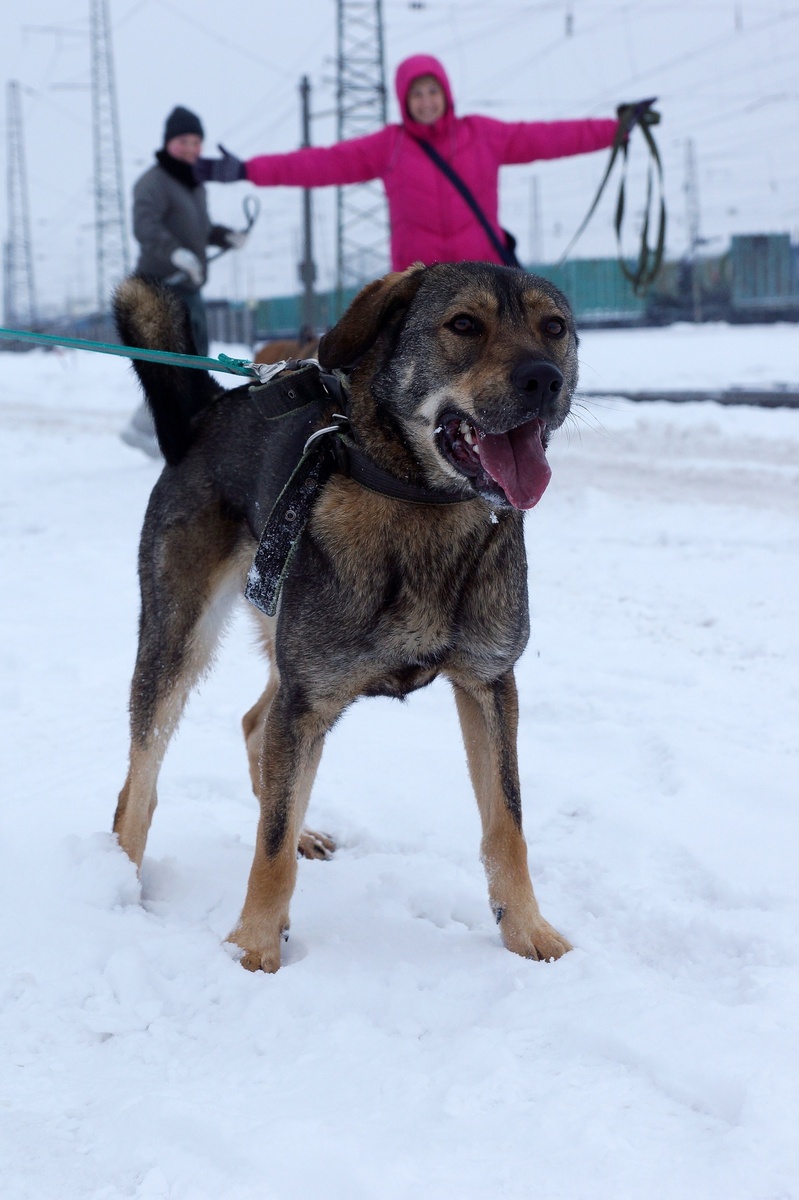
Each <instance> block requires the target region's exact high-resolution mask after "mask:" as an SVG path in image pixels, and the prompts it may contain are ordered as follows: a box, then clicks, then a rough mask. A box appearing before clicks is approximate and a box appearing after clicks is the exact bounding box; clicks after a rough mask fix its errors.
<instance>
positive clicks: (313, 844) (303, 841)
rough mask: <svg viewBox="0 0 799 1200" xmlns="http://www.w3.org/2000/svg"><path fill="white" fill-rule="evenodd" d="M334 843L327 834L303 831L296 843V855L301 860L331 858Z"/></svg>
mask: <svg viewBox="0 0 799 1200" xmlns="http://www.w3.org/2000/svg"><path fill="white" fill-rule="evenodd" d="M335 849H336V843H335V842H334V841H333V839H332V837H330V835H329V834H327V833H317V832H316V831H315V830H313V829H303V831H302V833H301V834H300V840H299V842H298V843H297V853H298V854H299V855H300V857H301V858H324V859H328V858H332V857H333V853H334V851H335Z"/></svg>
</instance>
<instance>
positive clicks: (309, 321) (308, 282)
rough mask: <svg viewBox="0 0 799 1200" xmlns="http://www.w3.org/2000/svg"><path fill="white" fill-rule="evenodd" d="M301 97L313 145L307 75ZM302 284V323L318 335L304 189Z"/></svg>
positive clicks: (306, 139)
mask: <svg viewBox="0 0 799 1200" xmlns="http://www.w3.org/2000/svg"><path fill="white" fill-rule="evenodd" d="M300 97H301V99H302V143H301V144H302V145H303V146H310V144H311V111H310V110H311V84H310V81H309V79H308V76H307V75H303V77H302V81H301V82H300ZM299 273H300V282H301V283H302V305H301V314H302V316H301V323H302V325H304V326H306V327H307V328H308V329H310V330H312V331H313V333H316V302H315V300H314V287H313V285H314V281H315V279H316V266H315V264H314V260H313V227H312V212H311V189H310V188H303V192H302V262H301V263H300V272H299Z"/></svg>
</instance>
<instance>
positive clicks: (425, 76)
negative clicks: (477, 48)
mask: <svg viewBox="0 0 799 1200" xmlns="http://www.w3.org/2000/svg"><path fill="white" fill-rule="evenodd" d="M396 90H397V98H398V100H399V106H400V112H401V114H402V123H401V124H400V125H386V126H385V127H384V128H383V129H380V130H379V131H378V132H377V133H371V134H367V135H366V136H365V137H359V138H352V139H351V140H348V141H344V142H338V143H337V144H336V145H333V146H328V147H317V146H310V147H306V148H304V149H301V150H293V151H291V152H290V153H288V154H263V155H259V156H258V157H256V158H251V159H248V160H247V161H246V162H242V161H241V160H240V159H238V158H236V157H235V156H234V155H232V154H229V153H228V152H227V151H226V150H225V149H224V148H223V147H222V146H220V147H219V149H220V150H221V152H222V157H221V158H217V159H210V158H201V159H200V160H199V162H198V163H197V164H196V166H195V174H196V177H197V178H198V180H199V181H201V182H203V183H206V182H219V183H231V182H233V181H234V180H237V179H248V180H249V181H250V182H251V183H254V184H257V185H259V186H260V187H278V186H289V187H302V188H314V187H330V186H343V185H345V184H351V183H365V182H367V180H370V179H380V180H382V181H383V186H384V187H385V190H386V197H387V199H388V208H389V218H390V225H391V265H392V269H393V270H395V271H401V270H404V269H405V268H406V267H408V266H410V265H411V263H414V262H422V263H425V264H427V265H429V264H431V263H434V262H459V261H468V260H475V261H483V262H495V263H499V262H502V261H503V259H502V258H501V257H500V252H499V250H498V248H497V247H496V246H495V244H494V242H493V241H492V239H491V238H490V237H489V235H488V233H487V232H486V230H485V229H484V228H483V226H482V225H481V223H480V221H479V219H478V218H477V216H476V215H475V212H474V211H473V209H472V208H471V207H470V205H469V204H468V203H467V201H466V200H465V199H464V198H463V196H462V195H461V194H460V193H459V192H458V190H457V188H456V187H455V185H454V184H453V183H452V181H451V180H450V179H448V178H447V177H446V175H444V174H443V172H442V170H441V169H440V168H439V167H438V166H437V165H436V164H435V163H434V162H433V161H431V159H430V158H429V157H428V155H427V153H425V151H424V149H423V148H422V146H421V145H420V144H419V143H420V141H422V142H428V143H429V144H430V145H431V146H432V147H433V149H434V150H436V151H438V154H439V155H440V156H441V157H442V158H444V159H445V160H446V161H447V163H449V164H450V166H451V167H452V168H453V169H454V170H455V172H456V173H457V174H458V175H459V176H460V178H461V179H462V180H463V182H464V183H465V184H466V186H467V187H468V189H469V190H470V191H471V193H472V195H473V197H474V199H475V200H476V202H477V204H478V206H479V207H480V209H482V211H483V213H484V215H485V218H486V219H487V221H488V223H489V224H490V226H491V228H492V229H493V231H494V234H495V238H496V239H497V240H498V241H499V242H500V244H502V245H504V244H505V233H504V231H503V230H502V229H501V227H500V225H499V220H498V207H499V168H500V167H501V166H504V165H508V164H511V163H529V162H535V161H537V160H539V159H547V158H565V157H567V156H569V155H572V154H585V153H588V152H590V151H593V150H603V149H605V148H607V147H608V146H610V145H611V144H612V142H613V140H614V138H615V136H616V131H617V129H618V121H617V120H605V119H601V120H593V119H592V120H580V121H497V120H495V119H494V118H492V117H483V116H468V117H458V116H456V115H455V104H454V101H453V98H452V91H451V89H450V85H449V79H448V78H447V73H446V71H445V70H444V68H443V66H442V65H441V63H440V62H439V61H438V59H436V58H433V57H432V56H431V55H428V54H417V55H414V56H413V57H411V58H406V59H405V61H404V62H402V63H400V65H399V67H398V68H397V75H396Z"/></svg>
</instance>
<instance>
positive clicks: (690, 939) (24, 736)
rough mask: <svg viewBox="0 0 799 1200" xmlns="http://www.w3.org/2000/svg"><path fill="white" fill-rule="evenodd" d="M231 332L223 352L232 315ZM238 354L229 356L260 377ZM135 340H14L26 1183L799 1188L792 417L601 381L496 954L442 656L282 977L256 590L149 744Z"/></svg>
mask: <svg viewBox="0 0 799 1200" xmlns="http://www.w3.org/2000/svg"><path fill="white" fill-rule="evenodd" d="M796 345H797V330H796V328H795V327H790V326H783V327H772V328H762V329H740V328H737V329H728V328H726V327H724V326H709V327H704V328H698V329H692V328H687V327H682V328H680V327H675V328H673V329H668V330H654V331H644V330H641V331H615V332H612V333H611V332H608V333H598V332H591V333H587V334H586V335H585V336H584V339H583V344H582V360H583V383H584V386H585V387H586V388H587V389H588V388H591V387H594V388H596V389H598V390H607V389H609V388H611V389H612V388H613V387H618V388H620V389H621V388H625V387H636V388H642V387H649V386H653V385H658V386H671V387H680V386H692V387H700V386H703V385H705V386H713V387H718V386H725V385H729V384H739V385H745V384H748V383H752V382H757V383H758V384H780V383H782V384H790V385H795V384H796V383H797V381H798V380H799V358H797V355H796ZM217 349H219V348H217ZM231 382H232V381H231V380H229V379H228V383H231ZM135 402H136V392H135V386H134V382H133V379H132V376H131V375H130V374H129V369H128V367H127V366H126V365H125V364H124V363H123V362H122V361H121V360H118V359H106V358H101V357H99V356H95V355H90V354H82V355H77V354H72V353H65V354H44V353H41V352H35V353H31V354H25V355H11V354H0V470H1V471H2V478H3V480H4V486H3V491H2V507H1V508H0V543H1V544H2V561H3V592H2V600H1V601H0V614H2V623H1V624H2V634H1V635H0V639H1V640H0V668H1V673H0V714H1V715H2V725H3V729H2V754H3V766H2V780H3V803H2V808H1V809H0V814H1V816H0V820H1V821H2V837H1V839H0V893H1V894H2V913H3V916H2V918H0V935H1V937H2V943H1V946H2V949H1V951H0V953H1V955H2V968H0V1040H1V1041H2V1047H3V1049H2V1059H1V1060H0V1061H1V1062H2V1067H1V1068H0V1196H2V1197H3V1200H23V1198H24V1200H28V1198H30V1200H118V1198H119V1200H121V1198H123V1197H124V1198H129V1197H130V1198H136V1200H160V1198H163V1197H166V1198H169V1200H316V1198H317V1197H320V1198H321V1197H324V1198H325V1200H373V1198H374V1200H408V1198H410V1197H414V1198H421V1200H450V1198H456V1197H457V1198H458V1200H494V1198H497V1197H509V1198H513V1200H530V1198H536V1200H796V1198H798V1197H799V1138H797V1133H796V1130H797V1128H798V1127H799V1082H798V1081H799V1038H798V1037H797V1024H798V1018H797V1010H798V1008H799V1005H798V1004H797V997H798V996H799V954H798V953H797V938H796V929H797V916H798V915H799V883H798V882H797V833H798V832H799V805H798V802H799V761H798V759H797V746H796V730H797V728H799V711H798V710H799V703H798V701H799V679H798V678H797V661H798V660H799V621H798V620H797V603H796V601H797V571H796V563H797V550H799V525H798V524H797V516H798V515H799V412H796V411H787V410H755V409H744V408H734V409H729V408H721V407H719V406H716V405H714V404H706V405H668V404H651V405H643V406H642V405H639V406H636V405H633V404H629V403H626V402H619V401H603V402H602V403H601V406H600V405H599V402H594V403H586V404H584V405H582V406H579V407H578V408H577V409H576V414H575V420H574V421H573V422H572V424H571V427H570V430H569V431H567V432H564V433H563V434H562V435H561V436H560V437H559V439H558V440H557V443H556V445H555V446H554V447H553V450H552V453H551V461H552V465H553V470H554V476H553V482H552V484H551V486H550V489H549V491H548V492H547V495H546V496H545V498H544V500H543V501H542V502H541V504H540V506H539V507H538V508H537V509H535V511H534V512H533V513H531V514H530V516H529V518H528V521H527V529H528V541H529V557H530V564H531V569H530V589H531V602H532V638H531V642H530V646H529V649H528V651H527V653H526V655H525V657H524V659H523V660H522V662H521V664H520V668H519V672H518V676H519V686H520V694H521V705H522V708H521V744H520V754H521V770H522V784H523V793H524V797H525V828H526V833H527V838H528V842H529V846H530V862H531V869H532V873H533V878H534V881H535V885H536V890H537V893H538V897H539V900H540V902H541V906H542V909H543V911H544V913H545V915H546V916H547V917H548V918H549V919H550V920H551V921H552V922H553V923H554V924H555V925H556V926H558V927H559V928H560V929H561V930H562V931H563V932H564V933H566V934H567V935H568V936H569V937H570V938H571V940H572V941H573V942H574V944H575V947H576V949H575V950H574V952H573V953H572V954H570V955H567V956H566V957H565V958H564V959H563V960H561V961H560V962H558V963H556V964H538V963H530V962H527V961H524V960H522V959H519V958H516V957H514V956H513V955H511V954H509V953H507V952H506V951H505V950H503V949H502V947H501V945H500V942H499V937H498V934H497V930H496V927H495V925H494V923H493V920H492V918H491V914H490V912H489V910H488V905H487V901H486V892H485V884H484V880H483V876H482V869H481V867H480V864H479V862H478V858H477V846H478V837H479V834H478V818H477V813H476V807H475V804H474V802H473V799H472V797H471V794H470V789H469V785H468V780H467V776H466V771H465V766H464V761H463V753H462V750H461V743H460V734H459V731H458V727H457V722H456V719H455V714H454V706H453V703H452V701H451V697H450V694H449V692H448V689H447V687H446V686H444V685H435V686H433V687H432V688H430V689H429V690H427V691H426V692H422V693H420V694H418V695H417V696H415V697H413V698H412V699H411V700H410V702H409V703H408V704H407V705H404V706H403V705H399V704H396V703H393V702H389V701H375V700H372V701H368V702H363V703H362V704H360V705H358V706H356V707H355V708H354V709H353V710H352V711H351V712H350V713H349V714H348V715H347V717H346V718H345V719H344V721H343V722H342V723H341V724H340V725H339V726H338V727H337V728H336V730H335V731H334V733H333V734H332V735H331V737H330V739H329V741H328V745H327V747H326V750H325V757H324V760H323V764H322V769H321V772H320V776H319V779H318V783H317V787H316V790H315V794H314V798H313V800H312V805H311V812H310V814H309V816H310V817H311V818H312V824H314V825H315V826H316V827H318V828H322V829H326V830H329V831H330V832H332V833H333V834H334V835H335V836H336V838H337V839H338V841H339V844H340V849H339V851H338V853H337V855H336V857H335V859H334V860H333V861H332V862H330V863H306V862H303V863H301V864H300V875H299V884H298V888H297V892H296V895H295V899H294V905H293V910H292V938H291V941H290V942H289V944H288V947H287V958H286V965H285V967H284V969H283V970H282V971H281V972H280V973H279V974H278V975H277V976H275V977H266V976H264V975H260V974H259V975H250V974H248V973H246V972H245V971H243V970H242V969H241V968H240V967H239V966H238V965H237V964H235V963H234V962H233V961H232V960H231V958H230V957H229V956H228V954H227V953H226V952H225V950H224V949H223V948H222V945H221V943H222V941H223V939H224V937H225V935H226V933H227V932H228V931H229V930H230V928H231V927H232V925H233V923H234V921H235V919H236V917H237V915H238V911H239V907H240V904H241V901H242V899H243V895H244V886H245V882H246V876H247V871H248V867H249V862H250V859H251V853H252V844H253V838H254V834H255V823H256V805H255V800H254V798H253V796H252V795H251V793H250V791H249V787H248V781H247V772H246V766H245V759H244V751H243V746H242V743H241V737H240V731H239V724H238V722H239V718H240V716H241V715H242V713H243V712H244V711H245V710H246V708H247V707H248V706H249V705H250V703H251V702H252V701H253V699H254V698H255V697H256V695H257V694H258V693H259V691H260V689H261V687H262V684H263V670H262V667H261V665H260V663H259V662H258V661H257V659H256V658H255V656H254V654H253V652H252V650H251V646H250V638H249V631H248V626H247V624H246V619H245V617H244V615H242V617H241V619H240V620H239V621H238V622H237V624H236V626H235V627H234V629H233V631H232V633H231V636H230V638H229V640H228V642H227V645H226V647H225V650H224V653H223V655H222V658H221V660H220V664H219V666H218V668H217V671H216V672H215V674H214V675H213V676H212V677H211V679H210V680H209V681H208V683H207V684H206V685H205V688H204V690H203V691H202V693H201V694H200V695H199V696H198V697H196V698H195V700H194V701H193V702H192V704H191V706H190V709H189V711H188V714H187V717H186V719H185V721H184V724H183V727H182V729H181V732H180V735H179V736H178V738H177V740H176V742H175V744H174V745H173V747H172V749H171V751H170V753H169V755H168V758H167V762H166V765H165V769H164V772H163V776H162V782H161V788H160V795H161V804H160V807H159V810H158V812H157V814H156V818H155V822H154V826H153V831H152V835H151V839H150V843H149V845H148V853H147V857H146V861H145V866H144V869H143V878H142V884H141V892H140V888H139V884H138V882H137V880H136V877H135V872H134V870H133V868H132V867H131V865H130V864H129V863H128V861H127V860H126V859H125V858H124V857H123V856H122V854H121V853H120V852H119V851H118V849H116V848H115V846H114V844H113V843H112V840H111V837H110V835H109V833H108V832H107V831H108V829H109V826H110V822H111V817H112V812H113V808H114V804H115V801H116V794H117V792H118V790H119V787H120V785H121V783H122V779H123V777H124V772H125V764H126V754H127V728H126V703H127V687H128V682H129V678H130V671H131V668H132V663H133V655H134V647H135V634H136V618H137V607H138V598H137V592H136V579H135V559H136V544H137V535H138V529H139V525H140V522H141V517H142V512H143V509H144V505H145V503H146V499H147V495H148V492H149V490H150V487H151V486H152V484H153V482H154V480H155V478H156V474H157V468H156V467H155V466H154V465H153V464H152V463H151V462H149V461H148V460H146V459H145V458H144V457H143V456H140V455H138V454H137V453H136V452H135V451H132V450H130V449H128V448H127V447H125V446H124V445H123V444H122V443H121V442H120V441H119V440H118V438H117V431H118V429H119V427H120V426H121V424H122V423H123V422H124V420H125V419H126V417H127V414H128V412H129V410H130V409H131V408H132V407H133V405H134V404H135Z"/></svg>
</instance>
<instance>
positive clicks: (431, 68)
mask: <svg viewBox="0 0 799 1200" xmlns="http://www.w3.org/2000/svg"><path fill="white" fill-rule="evenodd" d="M420 75H432V76H433V78H434V79H437V80H438V82H439V83H440V84H441V87H442V88H443V91H444V95H445V96H446V98H447V108H446V112H445V113H444V115H443V117H439V119H438V120H437V121H436V122H435V123H434V124H433V125H422V124H421V122H419V121H414V120H413V118H412V117H411V115H410V113H409V112H408V106H407V104H406V99H407V96H408V89H409V88H410V86H411V84H412V83H413V81H414V79H418V78H419V76H420ZM394 87H395V88H396V91H397V100H398V101H399V108H400V118H401V120H402V124H403V125H404V126H405V128H406V129H407V130H408V132H409V133H412V134H413V135H414V136H415V137H424V136H427V135H429V134H430V133H433V134H434V135H435V134H437V133H439V132H441V131H443V130H444V129H445V128H446V127H447V126H448V125H450V124H451V123H452V121H453V119H454V117H455V101H454V100H453V98H452V89H451V88H450V86H449V78H448V76H447V72H446V71H445V70H444V68H443V67H442V65H441V63H440V62H439V61H438V59H437V58H433V56H432V54H412V55H411V57H410V58H406V59H404V60H403V61H402V62H401V63H400V65H399V66H398V67H397V74H396V76H395V78H394Z"/></svg>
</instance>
